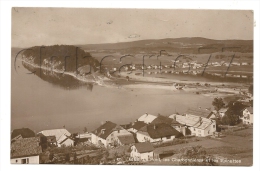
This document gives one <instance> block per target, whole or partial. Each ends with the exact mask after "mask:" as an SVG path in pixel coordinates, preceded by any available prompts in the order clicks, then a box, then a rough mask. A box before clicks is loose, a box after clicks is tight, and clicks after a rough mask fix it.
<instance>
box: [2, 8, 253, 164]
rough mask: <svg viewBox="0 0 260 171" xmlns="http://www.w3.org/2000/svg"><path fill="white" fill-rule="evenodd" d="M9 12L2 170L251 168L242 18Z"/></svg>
mask: <svg viewBox="0 0 260 171" xmlns="http://www.w3.org/2000/svg"><path fill="white" fill-rule="evenodd" d="M10 12H11V49H10V50H11V56H10V57H9V56H7V58H8V59H10V61H11V68H10V69H11V79H10V80H11V99H10V103H11V107H10V113H11V114H10V120H11V121H10V130H11V132H10V133H9V134H10V139H9V140H8V139H6V141H9V143H10V164H11V165H19V164H47V165H50V164H54V165H145V166H151V165H152V166H156V165H157V166H158V165H159V166H253V125H254V122H255V120H254V114H253V113H254V110H253V108H254V106H253V104H254V103H253V100H254V98H253V97H254V91H253V90H254V88H253V87H254V84H253V83H254V72H253V71H254V58H255V56H254V10H249V9H248V10H245V9H243V10H240V9H235V10H234V9H230V10H229V9H173V8H172V9H170V8H169V9H155V8H87V7H82V8H73V7H71V8H62V7H19V6H17V7H12V8H11V9H10ZM254 164H255V163H254Z"/></svg>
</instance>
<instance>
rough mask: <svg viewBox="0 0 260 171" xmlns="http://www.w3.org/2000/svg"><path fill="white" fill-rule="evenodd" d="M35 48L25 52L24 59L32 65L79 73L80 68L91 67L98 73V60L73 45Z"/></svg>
mask: <svg viewBox="0 0 260 171" xmlns="http://www.w3.org/2000/svg"><path fill="white" fill-rule="evenodd" d="M41 47H42V46H34V47H31V48H29V49H28V50H25V51H24V52H23V54H22V55H23V59H24V60H25V61H26V62H28V63H31V64H36V65H41V66H44V67H47V68H48V67H49V68H53V69H56V70H66V71H68V72H74V71H76V68H77V70H78V71H79V70H80V68H84V67H85V66H88V68H89V66H91V68H92V69H93V70H94V71H96V70H97V67H98V66H99V62H98V60H96V59H95V58H93V57H92V56H91V55H90V54H89V53H88V52H85V51H84V50H82V49H80V48H77V47H76V46H72V45H53V46H44V48H41Z"/></svg>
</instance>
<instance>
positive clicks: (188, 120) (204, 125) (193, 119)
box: [169, 114, 216, 137]
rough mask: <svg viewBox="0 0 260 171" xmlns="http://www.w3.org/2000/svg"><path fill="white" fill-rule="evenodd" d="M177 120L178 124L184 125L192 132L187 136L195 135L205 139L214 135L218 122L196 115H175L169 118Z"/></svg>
mask: <svg viewBox="0 0 260 171" xmlns="http://www.w3.org/2000/svg"><path fill="white" fill-rule="evenodd" d="M169 117H170V118H175V119H176V121H177V122H179V123H181V124H183V125H185V126H186V128H188V129H189V130H190V132H189V133H187V132H186V135H189V134H190V135H195V136H198V137H205V136H209V135H213V133H214V132H216V121H215V120H212V119H208V118H204V117H200V116H195V115H190V114H186V115H177V114H173V115H170V116H169Z"/></svg>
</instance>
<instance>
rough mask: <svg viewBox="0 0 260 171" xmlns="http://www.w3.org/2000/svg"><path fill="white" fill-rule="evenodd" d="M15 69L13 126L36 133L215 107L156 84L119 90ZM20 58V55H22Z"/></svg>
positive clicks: (199, 97)
mask: <svg viewBox="0 0 260 171" xmlns="http://www.w3.org/2000/svg"><path fill="white" fill-rule="evenodd" d="M18 51H19V50H18V49H12V58H11V59H12V67H11V70H12V71H11V129H12V130H13V129H16V128H22V127H24V128H30V129H32V130H33V131H35V132H39V131H41V130H45V129H56V128H63V126H65V128H66V129H68V131H70V132H71V133H74V132H82V131H83V128H84V127H87V129H88V131H92V130H94V129H95V128H97V127H98V126H100V124H102V123H103V122H105V121H108V120H109V121H112V122H114V123H117V124H126V123H129V122H133V121H135V120H136V119H137V118H138V117H140V116H141V115H143V114H144V113H146V112H147V113H150V114H154V115H157V114H158V113H160V114H162V115H170V114H172V113H175V112H180V113H181V112H184V111H186V110H187V109H188V108H189V107H199V106H200V107H202V108H204V107H212V106H211V102H212V100H213V99H212V98H211V97H205V96H202V95H196V94H191V93H186V92H183V91H172V90H167V89H158V88H142V87H141V88H117V87H110V88H108V87H103V86H99V85H96V84H83V83H80V82H79V81H78V80H76V79H74V78H73V77H71V76H66V75H62V74H53V75H49V76H48V74H46V73H45V74H44V73H43V72H44V71H41V72H42V74H41V76H39V71H38V70H37V71H36V73H35V74H29V73H30V71H29V70H28V69H26V68H25V67H24V65H23V64H22V62H21V60H17V63H16V69H17V72H16V71H15V69H14V59H15V55H16V53H17V52H18ZM18 58H21V57H18Z"/></svg>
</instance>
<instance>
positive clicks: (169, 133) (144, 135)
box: [136, 123, 182, 142]
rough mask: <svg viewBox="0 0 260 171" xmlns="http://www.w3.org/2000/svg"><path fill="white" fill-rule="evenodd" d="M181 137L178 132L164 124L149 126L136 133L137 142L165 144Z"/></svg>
mask: <svg viewBox="0 0 260 171" xmlns="http://www.w3.org/2000/svg"><path fill="white" fill-rule="evenodd" d="M181 136H182V134H181V133H180V132H179V131H177V130H176V129H175V128H173V127H172V126H171V125H168V124H166V123H159V124H149V125H146V126H144V127H143V128H141V129H140V130H139V131H138V132H136V138H137V140H138V141H139V142H167V141H171V140H173V139H174V138H178V137H181Z"/></svg>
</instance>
